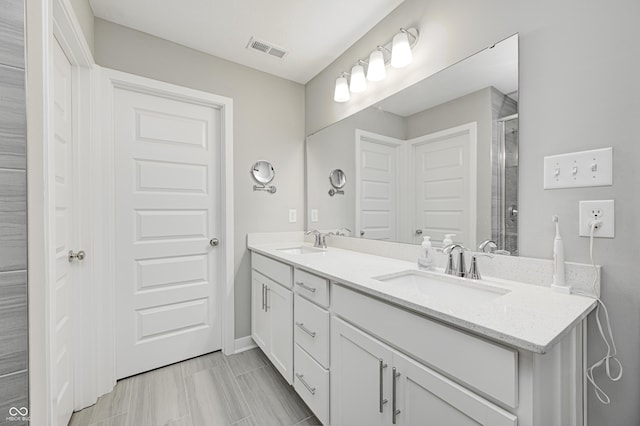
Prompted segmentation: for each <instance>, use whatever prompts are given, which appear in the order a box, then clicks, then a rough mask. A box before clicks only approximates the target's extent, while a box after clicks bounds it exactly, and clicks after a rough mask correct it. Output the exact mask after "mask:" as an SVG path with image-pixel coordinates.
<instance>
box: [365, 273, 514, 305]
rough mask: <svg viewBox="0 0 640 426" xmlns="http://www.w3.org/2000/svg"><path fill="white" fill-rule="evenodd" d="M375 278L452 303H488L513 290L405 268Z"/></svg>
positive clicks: (399, 288) (440, 301)
mask: <svg viewBox="0 0 640 426" xmlns="http://www.w3.org/2000/svg"><path fill="white" fill-rule="evenodd" d="M374 279H375V280H378V281H383V282H387V283H390V284H393V285H394V287H395V286H398V290H401V291H402V292H403V293H405V292H406V293H407V294H416V295H419V296H421V297H427V298H429V299H432V300H433V301H434V302H438V303H444V304H448V305H458V304H470V303H471V304H478V303H486V302H490V301H492V300H494V299H497V298H498V297H500V296H503V295H505V294H507V293H509V290H505V289H502V288H499V287H493V286H490V285H487V284H485V283H480V282H477V281H471V280H469V281H467V280H461V279H458V278H454V277H449V276H438V275H435V274H430V273H428V272H422V271H416V270H408V271H402V272H398V273H395V274H390V275H384V276H379V277H374Z"/></svg>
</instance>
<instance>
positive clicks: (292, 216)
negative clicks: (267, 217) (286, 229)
mask: <svg viewBox="0 0 640 426" xmlns="http://www.w3.org/2000/svg"><path fill="white" fill-rule="evenodd" d="M297 221H298V211H297V210H296V209H289V223H295V222H297Z"/></svg>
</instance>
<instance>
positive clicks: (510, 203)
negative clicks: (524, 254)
mask: <svg viewBox="0 0 640 426" xmlns="http://www.w3.org/2000/svg"><path fill="white" fill-rule="evenodd" d="M498 138H499V139H498V143H499V158H498V167H497V169H498V170H497V180H498V182H497V194H496V195H497V210H498V212H497V229H494V235H493V237H494V240H495V241H496V243H497V244H498V249H500V250H506V251H508V252H509V253H510V254H511V255H514V256H517V255H518V114H514V115H510V116H508V117H504V118H501V119H499V120H498Z"/></svg>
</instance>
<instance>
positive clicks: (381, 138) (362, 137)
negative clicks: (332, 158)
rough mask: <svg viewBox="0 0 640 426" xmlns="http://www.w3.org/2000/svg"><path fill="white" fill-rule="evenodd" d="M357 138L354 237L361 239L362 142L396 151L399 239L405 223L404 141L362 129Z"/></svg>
mask: <svg viewBox="0 0 640 426" xmlns="http://www.w3.org/2000/svg"><path fill="white" fill-rule="evenodd" d="M355 138H356V142H355V159H356V168H355V183H356V184H355V190H354V194H355V198H356V209H355V210H356V211H355V215H356V217H355V227H354V234H353V236H355V237H356V238H359V237H360V195H361V194H360V193H361V192H362V191H361V189H360V179H361V176H362V168H361V164H360V163H361V161H360V160H361V155H360V154H361V149H362V142H363V141H364V142H371V143H376V144H379V145H385V146H389V147H392V148H394V149H395V151H396V188H395V191H396V205H395V209H396V223H395V226H396V236H397V237H399V236H400V235H403V233H402V232H403V230H402V229H400V227H401V226H402V224H403V223H404V222H405V221H404V220H401V217H400V215H401V211H400V210H401V209H400V206H402V204H403V200H401V199H400V193H401V191H400V187H401V185H402V182H403V181H404V176H403V172H402V161H403V155H402V146H403V144H404V141H403V140H402V139H398V138H393V137H391V136H385V135H380V134H378V133H373V132H369V131H367V130H362V129H356V134H355Z"/></svg>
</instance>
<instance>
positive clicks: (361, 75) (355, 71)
mask: <svg viewBox="0 0 640 426" xmlns="http://www.w3.org/2000/svg"><path fill="white" fill-rule="evenodd" d="M419 35H420V32H419V31H418V30H417V29H416V28H409V29H406V28H400V32H399V33H398V34H396V35H395V36H394V37H393V39H392V40H391V41H390V42H388V43H386V44H385V45H379V46H377V47H376V49H375V50H374V51H373V52H371V54H370V55H369V58H368V59H369V61H366V60H364V59H359V60H358V61H357V62H356V65H354V66H353V68H351V74H349V73H346V72H342V73H340V77H338V78H337V79H336V86H335V90H334V95H333V100H334V101H336V102H347V101H348V100H350V99H351V95H350V94H349V91H351V93H360V92H364V91H365V90H366V89H367V80H369V81H381V80H383V79H384V78H385V77H386V74H387V71H386V66H387V65H389V64H391V66H392V67H394V68H403V67H406V66H407V65H409V64H410V63H411V61H412V60H413V55H412V53H411V49H413V47H414V46H415V45H416V44H417V43H418V37H419ZM362 64H365V65H367V72H366V77H365V71H364V67H363V66H362ZM347 76H351V78H350V82H349V81H347Z"/></svg>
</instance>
